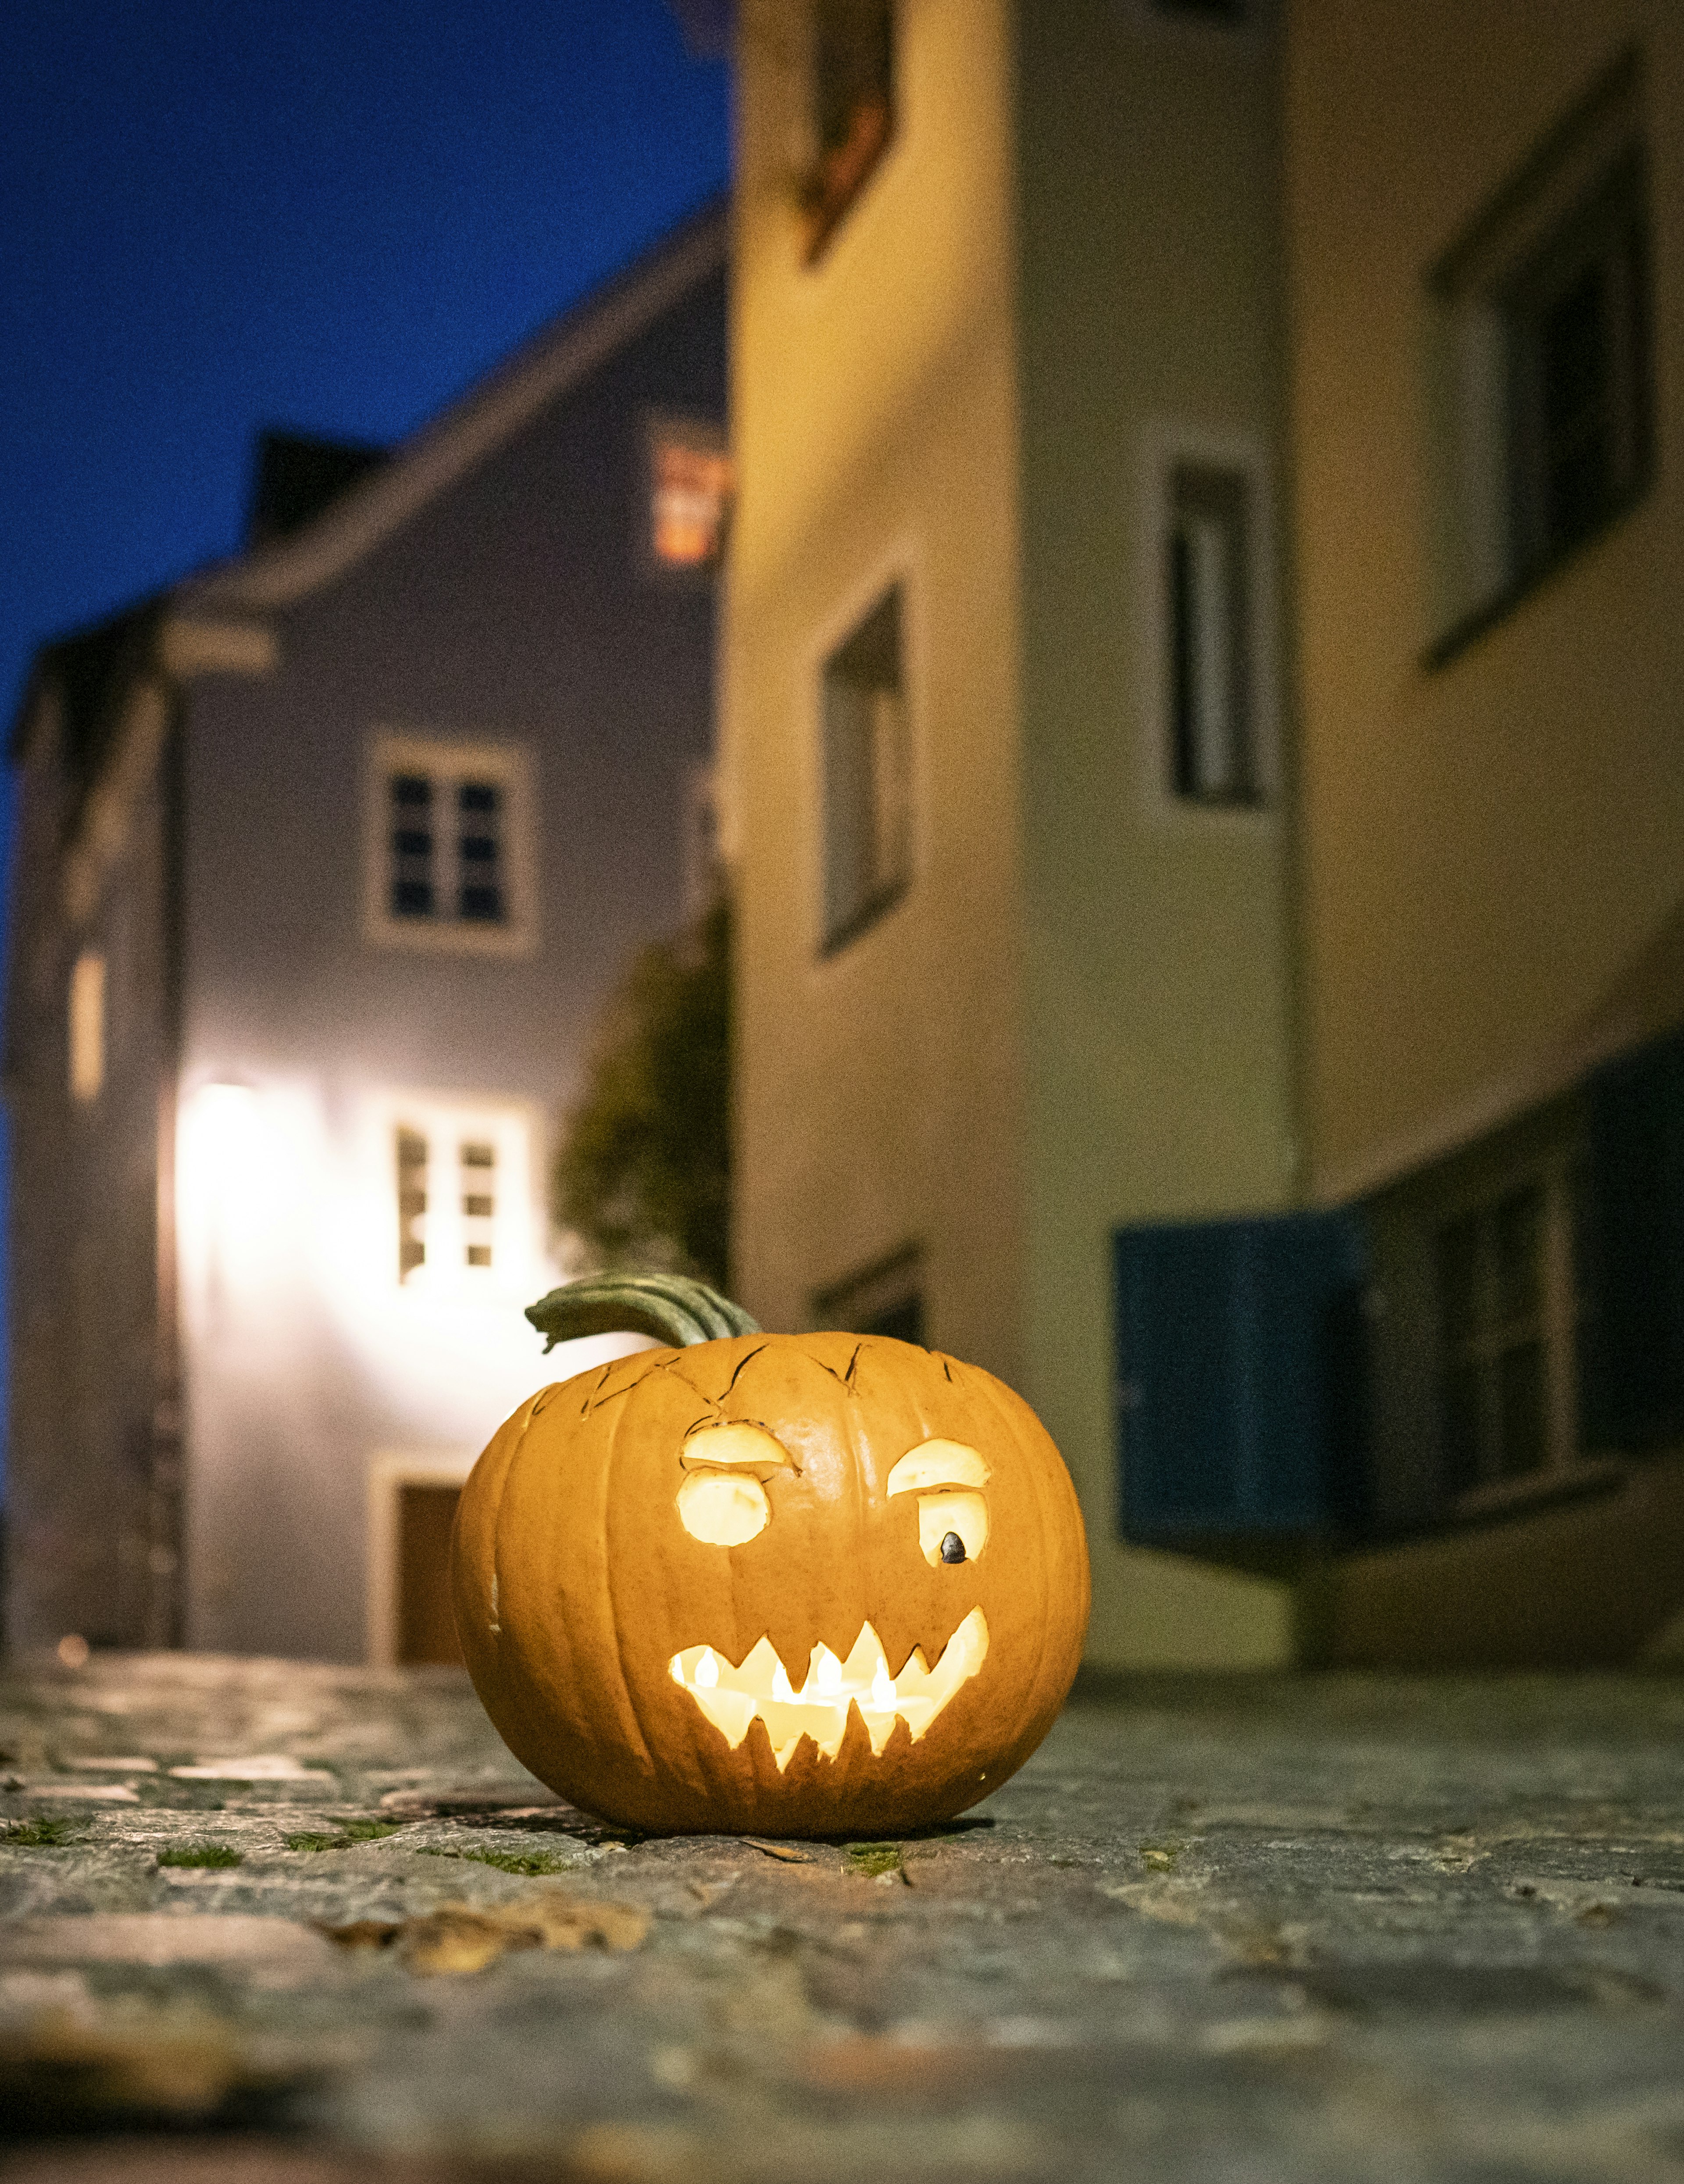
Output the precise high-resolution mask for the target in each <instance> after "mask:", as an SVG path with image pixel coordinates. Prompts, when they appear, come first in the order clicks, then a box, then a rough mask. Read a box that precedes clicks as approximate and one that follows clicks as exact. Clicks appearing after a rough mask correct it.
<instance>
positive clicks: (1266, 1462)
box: [1114, 1212, 1362, 1545]
mask: <svg viewBox="0 0 1684 2184" xmlns="http://www.w3.org/2000/svg"><path fill="white" fill-rule="evenodd" d="M1114 1249H1115V1280H1116V1312H1117V1329H1116V1332H1117V1390H1118V1394H1117V1401H1118V1443H1119V1457H1120V1466H1121V1496H1120V1510H1121V1518H1122V1531H1123V1535H1124V1537H1125V1538H1126V1539H1130V1540H1135V1541H1141V1542H1142V1543H1157V1544H1160V1545H1173V1544H1175V1543H1177V1542H1181V1543H1184V1544H1188V1545H1191V1544H1193V1543H1195V1542H1197V1541H1199V1540H1201V1539H1209V1540H1214V1539H1218V1538H1223V1537H1244V1536H1257V1535H1271V1534H1272V1535H1297V1534H1303V1533H1307V1532H1314V1531H1320V1530H1323V1529H1328V1528H1329V1527H1330V1526H1331V1525H1332V1524H1334V1523H1336V1522H1339V1521H1343V1520H1344V1519H1345V1518H1347V1516H1348V1504H1349V1493H1348V1487H1346V1488H1342V1485H1341V1479H1340V1474H1341V1471H1342V1469H1343V1470H1347V1471H1348V1468H1349V1463H1350V1451H1349V1443H1350V1439H1351V1434H1352V1425H1353V1420H1352V1407H1351V1386H1350V1369H1351V1365H1352V1358H1351V1355H1350V1351H1351V1344H1350V1340H1349V1333H1350V1329H1351V1326H1352V1324H1353V1318H1354V1315H1353V1309H1352V1307H1353V1299H1354V1297H1355V1296H1356V1295H1357V1294H1358V1291H1359V1286H1360V1283H1361V1279H1362V1248H1361V1231H1360V1229H1359V1225H1358V1223H1357V1222H1356V1220H1355V1218H1354V1217H1353V1216H1352V1215H1350V1214H1348V1213H1343V1212H1332V1213H1291V1214H1278V1215H1273V1216H1265V1217H1259V1218H1254V1219H1249V1220H1243V1221H1205V1222H1187V1223H1162V1224H1154V1225H1152V1226H1149V1227H1139V1228H1130V1229H1120V1230H1119V1231H1118V1232H1117V1234H1116V1238H1115V1243H1114Z"/></svg>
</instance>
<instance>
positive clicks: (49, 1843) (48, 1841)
mask: <svg viewBox="0 0 1684 2184" xmlns="http://www.w3.org/2000/svg"><path fill="white" fill-rule="evenodd" d="M75 1827H76V1824H75V1821H74V1820H70V1819H63V1818H60V1817H58V1815H53V1816H51V1817H49V1816H48V1815H47V1814H43V1815H42V1818H41V1819H38V1820H12V1821H9V1822H8V1824H7V1825H6V1826H5V1827H4V1828H0V1842H4V1843H8V1844H9V1845H10V1846H11V1847H12V1848H13V1849H14V1850H58V1849H61V1848H62V1847H64V1844H66V1843H73V1842H75V1841H78V1840H79V1837H78V1836H77V1834H76V1831H75Z"/></svg>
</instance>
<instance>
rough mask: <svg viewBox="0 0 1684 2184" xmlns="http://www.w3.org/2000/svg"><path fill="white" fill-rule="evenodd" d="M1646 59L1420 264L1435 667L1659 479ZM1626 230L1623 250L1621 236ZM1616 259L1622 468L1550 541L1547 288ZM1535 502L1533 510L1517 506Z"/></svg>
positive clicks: (1562, 125) (1429, 649)
mask: <svg viewBox="0 0 1684 2184" xmlns="http://www.w3.org/2000/svg"><path fill="white" fill-rule="evenodd" d="M1647 147H1648V131H1647V130H1646V128H1645V125H1644V117H1643V110H1642V64H1641V59H1640V57H1639V55H1638V54H1637V52H1636V50H1635V49H1631V50H1628V51H1626V53H1622V54H1621V55H1620V57H1619V58H1618V59H1616V61H1615V63H1614V64H1613V65H1612V67H1610V68H1609V69H1608V70H1605V71H1604V72H1603V75H1602V76H1601V77H1600V78H1599V79H1598V81H1597V82H1596V83H1594V84H1593V85H1592V87H1591V88H1590V90H1589V91H1588V92H1587V93H1586V94H1585V96H1584V97H1582V98H1581V99H1580V100H1579V101H1578V102H1577V103H1576V104H1575V105H1574V106H1573V107H1572V108H1571V109H1570V110H1569V111H1568V112H1567V114H1565V116H1564V117H1563V119H1561V120H1559V122H1557V123H1556V125H1554V126H1553V128H1552V129H1550V130H1549V131H1547V132H1546V134H1545V135H1544V136H1543V137H1542V139H1541V140H1540V141H1539V142H1538V143H1537V145H1536V146H1535V147H1534V148H1533V149H1532V151H1531V153H1529V154H1528V156H1527V157H1526V159H1523V160H1522V161H1521V163H1520V165H1519V166H1518V168H1516V169H1515V170H1514V172H1513V173H1512V174H1511V175H1509V178H1508V180H1507V181H1504V182H1503V184H1502V185H1501V186H1500V187H1498V190H1497V191H1496V192H1494V194H1493V195H1492V197H1491V198H1489V199H1488V200H1487V203H1486V204H1485V205H1484V206H1483V207H1482V208H1481V210H1480V211H1479V212H1478V213H1477V214H1476V216H1475V217H1474V219H1473V220H1471V221H1470V223H1469V224H1468V226H1466V227H1465V228H1464V231H1462V233H1461V234H1460V235H1459V237H1457V239H1456V240H1455V241H1454V242H1453V243H1452V244H1451V245H1450V247H1449V248H1448V249H1447V250H1445V251H1444V252H1443V253H1442V254H1441V255H1440V257H1439V258H1438V259H1437V260H1436V261H1435V263H1434V264H1433V265H1431V267H1430V268H1429V269H1428V270H1427V273H1426V281H1425V293H1424V307H1425V314H1426V316H1425V342H1424V348H1425V360H1426V371H1425V379H1426V406H1427V412H1428V416H1427V423H1428V439H1429V445H1430V448H1431V454H1432V460H1431V471H1430V477H1429V487H1430V492H1429V506H1430V510H1431V534H1432V535H1431V556H1430V566H1431V571H1432V573H1433V586H1434V593H1435V597H1434V599H1433V603H1432V607H1431V614H1432V619H1433V623H1434V626H1435V632H1436V633H1435V634H1433V635H1432V637H1431V639H1430V641H1429V642H1428V643H1427V644H1426V647H1425V649H1424V650H1423V653H1422V655H1421V664H1422V666H1424V667H1425V668H1426V669H1427V670H1428V671H1434V670H1436V669H1438V668H1440V667H1442V666H1446V665H1448V663H1449V662H1450V661H1451V660H1453V659H1455V657H1456V656H1457V655H1459V653H1460V652H1461V651H1462V650H1463V649H1464V648H1465V647H1466V646H1467V645H1469V644H1470V643H1473V642H1474V641H1475V639H1476V638H1479V637H1481V636H1482V635H1483V634H1484V632H1486V631H1487V629H1490V628H1491V627H1493V626H1494V625H1495V624H1497V623H1498V622H1500V621H1503V620H1505V619H1506V618H1507V617H1508V616H1509V614H1511V613H1512V612H1513V611H1514V609H1515V608H1516V607H1518V606H1519V605H1520V604H1521V603H1522V602H1523V601H1524V600H1525V599H1528V598H1529V597H1530V596H1531V594H1532V593H1534V592H1535V591H1537V589H1538V588H1540V587H1541V586H1542V585H1543V584H1545V583H1547V582H1548V581H1549V580H1550V578H1551V577H1553V576H1554V575H1555V574H1556V572H1557V571H1559V570H1560V569H1562V568H1564V567H1566V566H1567V565H1570V564H1571V563H1572V562H1574V561H1576V560H1578V558H1579V557H1580V556H1581V554H1584V553H1585V552H1587V550H1588V549H1591V548H1592V546H1593V545H1594V544H1595V543H1596V541H1597V540H1598V539H1599V538H1603V537H1604V536H1605V535H1606V534H1607V533H1608V532H1609V531H1611V530H1612V529H1614V528H1615V526H1617V525H1618V524H1619V523H1620V522H1621V521H1623V520H1624V518H1625V517H1626V515H1629V514H1630V513H1631V510H1633V509H1634V508H1635V507H1637V505H1638V504H1640V503H1641V502H1642V500H1643V499H1644V498H1645V497H1646V496H1647V494H1648V490H1649V487H1650V486H1651V485H1652V484H1653V479H1654V476H1655V467H1656V465H1655V445H1654V441H1655V427H1654V404H1655V398H1654V370H1653V365H1654V344H1653V296H1654V267H1653V259H1654V249H1653V224H1652V220H1651V218H1650V211H1649V207H1650V189H1649V183H1648V149H1647ZM1631 231H1635V233H1636V241H1635V243H1634V244H1633V245H1632V247H1631V249H1630V251H1629V253H1628V252H1627V251H1626V250H1625V249H1624V248H1622V239H1623V238H1627V237H1629V236H1630V234H1631ZM1616 261H1623V262H1620V277H1621V280H1622V281H1624V282H1627V283H1629V286H1628V287H1627V290H1626V304H1627V306H1628V312H1627V317H1626V323H1625V326H1624V327H1623V330H1622V331H1620V334H1619V335H1618V337H1616V338H1614V339H1611V340H1609V341H1608V343H1607V348H1608V349H1609V354H1610V356H1611V359H1612V362H1613V370H1612V373H1611V375H1610V376H1612V377H1614V378H1615V379H1616V380H1618V381H1619V382H1621V386H1620V387H1618V388H1616V390H1615V398H1616V399H1618V398H1620V396H1621V394H1622V393H1623V401H1624V407H1623V409H1621V410H1620V413H1619V426H1620V437H1624V438H1626V439H1627V440H1628V441H1629V442H1630V443H1631V444H1630V450H1629V460H1628V462H1627V465H1626V475H1625V476H1624V477H1623V478H1621V479H1617V480H1615V483H1614V488H1613V490H1611V491H1610V492H1609V493H1607V494H1606V496H1605V498H1604V499H1603V505H1602V506H1601V508H1600V510H1598V513H1597V514H1596V515H1594V516H1593V517H1592V519H1591V520H1590V521H1587V522H1586V523H1584V524H1583V525H1582V526H1580V527H1579V528H1577V529H1576V530H1574V531H1571V532H1569V533H1565V534H1564V535H1562V536H1560V537H1559V538H1551V537H1550V536H1549V535H1548V530H1547V528H1546V529H1544V530H1542V531H1541V530H1540V529H1539V527H1538V526H1537V521H1536V514H1535V510H1536V504H1537V500H1538V497H1539V491H1540V464H1541V454H1542V450H1543V449H1544V448H1545V445H1546V443H1545V441H1544V439H1543V437H1542V433H1541V432H1540V429H1539V424H1538V420H1537V395H1536V393H1534V395H1533V398H1532V399H1531V402H1528V400H1527V398H1526V384H1525V382H1526V377H1527V374H1526V370H1525V359H1526V357H1527V355H1528V354H1532V355H1534V356H1535V354H1536V348H1537V340H1538V329H1539V326H1540V322H1541V320H1542V318H1543V316H1544V315H1545V313H1546V311H1547V309H1548V304H1549V303H1550V300H1551V299H1552V298H1556V299H1557V300H1559V298H1560V297H1561V296H1562V295H1563V294H1564V293H1565V290H1566V287H1567V285H1568V282H1569V280H1570V276H1571V275H1572V274H1573V272H1575V271H1576V270H1577V271H1582V270H1585V269H1586V268H1587V267H1588V266H1589V265H1592V264H1595V263H1598V262H1601V263H1603V264H1609V265H1612V264H1615V263H1616ZM1529 509H1531V510H1532V511H1533V513H1532V514H1531V515H1530V516H1529V515H1528V510H1529Z"/></svg>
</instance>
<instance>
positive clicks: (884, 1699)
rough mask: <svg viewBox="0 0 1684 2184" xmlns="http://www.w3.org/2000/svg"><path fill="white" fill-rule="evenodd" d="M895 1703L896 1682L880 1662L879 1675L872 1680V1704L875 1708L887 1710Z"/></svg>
mask: <svg viewBox="0 0 1684 2184" xmlns="http://www.w3.org/2000/svg"><path fill="white" fill-rule="evenodd" d="M894 1702H895V1680H894V1678H893V1677H892V1675H891V1674H889V1671H888V1669H887V1667H886V1665H885V1664H884V1663H882V1662H881V1661H880V1662H879V1663H877V1673H876V1674H875V1676H873V1677H872V1679H871V1703H872V1705H873V1706H877V1707H882V1708H889V1707H892V1705H893V1704H894Z"/></svg>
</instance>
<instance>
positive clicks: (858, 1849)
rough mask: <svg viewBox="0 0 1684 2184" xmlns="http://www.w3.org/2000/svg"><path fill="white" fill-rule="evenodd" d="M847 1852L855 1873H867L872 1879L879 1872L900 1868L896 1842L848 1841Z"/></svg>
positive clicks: (898, 1849) (891, 1871)
mask: <svg viewBox="0 0 1684 2184" xmlns="http://www.w3.org/2000/svg"><path fill="white" fill-rule="evenodd" d="M848 1857H849V1858H850V1859H851V1861H852V1862H853V1869H854V1871H855V1872H856V1873H863V1874H866V1875H870V1877H871V1878H872V1879H874V1880H875V1877H876V1876H877V1875H879V1874H881V1873H896V1872H898V1871H899V1869H900V1862H901V1857H900V1845H899V1844H898V1843H850V1844H849V1845H848Z"/></svg>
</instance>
